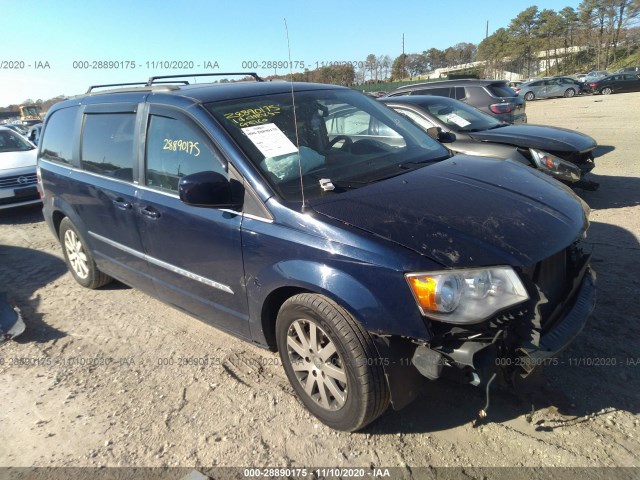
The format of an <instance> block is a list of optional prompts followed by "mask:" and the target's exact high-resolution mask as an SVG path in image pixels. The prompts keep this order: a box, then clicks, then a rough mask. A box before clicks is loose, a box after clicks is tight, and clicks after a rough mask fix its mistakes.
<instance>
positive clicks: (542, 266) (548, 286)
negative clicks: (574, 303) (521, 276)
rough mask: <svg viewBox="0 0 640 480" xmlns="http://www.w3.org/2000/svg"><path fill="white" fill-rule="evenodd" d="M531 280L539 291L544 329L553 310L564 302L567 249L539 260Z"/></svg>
mask: <svg viewBox="0 0 640 480" xmlns="http://www.w3.org/2000/svg"><path fill="white" fill-rule="evenodd" d="M533 281H534V283H535V284H536V285H537V287H538V290H539V292H540V300H541V301H540V315H541V317H542V318H541V320H542V322H541V323H542V325H541V326H542V329H543V330H545V328H546V327H547V322H549V321H550V320H551V317H552V313H553V311H554V310H555V309H556V307H557V306H558V305H559V304H560V303H562V302H564V300H565V294H566V293H567V289H568V285H567V251H566V250H562V251H561V252H558V253H556V254H555V255H552V256H551V257H549V258H546V259H544V260H542V261H541V262H539V263H538V264H537V265H536V269H535V273H534V277H533ZM545 299H546V302H545Z"/></svg>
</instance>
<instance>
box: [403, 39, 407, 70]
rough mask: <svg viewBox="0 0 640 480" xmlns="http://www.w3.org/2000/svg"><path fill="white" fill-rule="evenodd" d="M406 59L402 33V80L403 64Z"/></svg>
mask: <svg viewBox="0 0 640 480" xmlns="http://www.w3.org/2000/svg"><path fill="white" fill-rule="evenodd" d="M406 60H407V58H406V57H405V56H404V33H403V34H402V79H403V80H404V68H405V67H404V65H405V64H404V62H405V61H406Z"/></svg>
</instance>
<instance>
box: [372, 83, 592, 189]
mask: <svg viewBox="0 0 640 480" xmlns="http://www.w3.org/2000/svg"><path fill="white" fill-rule="evenodd" d="M380 101H381V102H383V103H385V104H386V105H388V106H390V107H391V108H393V109H394V110H396V111H397V112H398V113H400V114H402V115H404V116H406V117H408V118H409V119H411V120H413V121H414V122H415V123H416V124H417V125H418V126H419V127H421V128H423V129H424V130H425V131H427V132H428V133H429V134H431V135H432V137H433V138H435V139H437V140H439V141H440V142H441V143H443V144H445V146H447V147H448V148H449V149H451V150H453V151H454V152H459V153H463V154H466V155H477V156H482V157H494V158H502V159H505V160H512V161H516V162H519V163H522V164H523V165H527V166H529V167H532V168H537V169H539V170H540V171H542V172H545V173H547V174H549V175H551V176H552V177H554V178H556V179H557V180H560V181H561V182H563V183H565V184H567V185H569V186H572V187H581V188H584V189H589V190H595V189H596V188H597V187H598V184H597V183H595V182H591V181H588V180H585V179H584V178H583V177H584V175H586V174H587V173H588V172H590V171H591V170H592V169H593V168H594V167H595V161H594V158H593V151H594V150H595V148H596V147H597V143H596V141H595V140H594V139H593V138H591V137H589V136H588V135H585V134H583V133H580V132H576V131H573V130H567V129H564V128H555V127H547V126H542V125H530V124H518V125H509V124H507V123H504V122H501V121H499V120H497V119H496V118H494V117H492V116H491V115H488V114H485V113H484V112H481V111H480V110H478V109H476V108H473V107H471V106H469V105H466V104H464V103H462V102H460V101H458V100H454V99H452V98H445V97H438V96H426V95H419V96H418V95H416V96H413V95H412V96H403V97H385V98H381V99H380Z"/></svg>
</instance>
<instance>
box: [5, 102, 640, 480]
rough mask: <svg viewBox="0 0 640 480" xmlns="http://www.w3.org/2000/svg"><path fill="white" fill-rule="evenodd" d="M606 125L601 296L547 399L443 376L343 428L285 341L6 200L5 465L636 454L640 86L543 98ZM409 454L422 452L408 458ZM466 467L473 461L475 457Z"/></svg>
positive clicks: (602, 130) (482, 461)
mask: <svg viewBox="0 0 640 480" xmlns="http://www.w3.org/2000/svg"><path fill="white" fill-rule="evenodd" d="M527 112H528V115H529V121H530V122H531V123H542V124H549V125H554V126H562V127H568V128H572V129H576V130H580V131H582V132H585V133H587V134H589V135H591V136H593V137H594V138H595V139H596V140H597V141H598V143H599V145H600V147H599V149H598V151H597V154H598V156H599V158H598V159H597V166H596V169H595V172H594V174H593V175H592V178H593V179H595V180H597V181H599V182H600V183H601V188H600V190H599V191H597V192H582V191H580V192H578V193H579V194H580V195H581V196H582V198H583V199H584V200H585V201H586V202H587V203H588V204H589V205H590V206H591V208H592V212H591V221H592V224H591V229H590V232H589V241H590V242H591V243H592V244H593V245H594V249H595V252H594V258H593V266H594V268H595V270H596V271H597V274H598V282H599V297H598V305H597V307H596V310H595V313H594V315H593V317H592V318H591V320H590V322H589V324H588V325H587V327H586V329H585V330H584V331H583V333H582V334H581V336H580V337H579V338H578V339H577V341H576V342H575V343H574V344H573V345H572V346H571V347H570V349H569V350H568V351H566V352H565V353H564V354H563V357H562V362H561V364H560V365H558V366H555V367H551V368H549V369H548V371H547V384H546V386H545V396H546V398H547V399H548V404H547V405H538V407H537V409H536V411H535V412H534V414H533V418H532V422H531V423H529V422H527V419H526V415H527V413H529V410H530V405H528V404H526V403H521V402H518V401H516V400H515V399H514V398H513V397H511V396H509V395H506V394H503V393H496V394H494V395H493V397H492V406H491V409H490V421H489V422H488V423H487V424H485V425H482V426H480V427H478V428H473V426H472V422H473V420H474V418H475V416H476V413H477V412H478V410H479V409H480V408H481V407H482V405H483V403H484V396H483V392H480V391H478V390H476V389H474V388H473V387H471V386H464V385H454V384H447V383H444V382H440V383H431V384H429V385H428V387H427V388H425V389H424V391H423V392H422V395H421V396H420V398H419V399H418V400H417V401H416V402H414V403H413V404H412V405H410V406H409V407H408V408H406V409H405V410H402V411H400V412H394V411H392V410H389V411H388V412H387V413H386V414H385V415H384V416H383V417H382V418H381V419H380V420H379V421H378V422H376V423H375V424H373V425H371V426H369V427H368V428H367V429H365V430H364V431H363V432H360V433H353V434H348V433H338V432H335V431H332V430H330V429H329V428H327V427H325V426H324V425H322V424H320V423H319V422H318V421H316V420H315V419H314V418H313V417H311V416H310V415H309V414H308V413H307V412H306V410H305V409H304V408H303V407H302V406H301V404H300V403H299V402H298V401H297V400H296V398H295V397H294V396H293V391H292V389H291V388H290V387H289V385H288V382H287V380H286V377H285V375H284V372H283V370H282V368H281V367H280V365H279V359H278V357H277V355H276V354H273V353H271V352H269V351H264V350H260V349H259V348H256V347H253V346H251V345H248V344H246V343H244V342H242V341H240V340H237V339H235V338H234V337H231V336H229V335H226V334H224V333H221V332H219V331H217V330H215V329H213V328H211V327H209V326H207V325H205V324H202V323H200V322H198V321H197V320H194V319H192V318H190V317H188V316H186V315H183V314H182V313H180V312H178V311H176V310H174V309H172V308H170V307H168V306H166V305H164V304H163V303H161V302H159V301H157V300H155V299H153V298H151V297H148V296H146V295H145V294H142V293H140V292H138V291H136V290H134V289H131V288H129V287H127V286H124V285H121V284H112V285H110V286H107V287H106V288H103V289H101V290H97V291H90V290H86V289H83V288H82V287H80V286H78V285H77V284H76V283H75V282H74V280H73V279H72V277H71V275H70V274H69V273H67V271H66V268H65V265H64V263H63V261H62V255H61V249H60V246H59V245H58V243H57V241H56V240H55V239H54V238H53V236H52V235H51V232H50V231H49V230H48V229H47V227H46V225H45V224H44V222H43V220H42V216H41V213H40V211H39V209H38V208H28V209H19V210H16V211H12V212H7V211H3V212H0V291H6V292H7V293H8V295H9V298H10V299H12V300H13V302H14V303H15V304H17V305H18V306H19V307H20V308H21V310H22V312H23V315H24V317H25V321H26V324H27V331H26V332H25V333H24V334H23V336H22V337H20V338H19V339H16V341H10V342H6V343H5V344H3V345H2V346H0V363H1V365H0V378H1V379H2V380H1V381H0V384H1V385H2V387H1V388H0V405H2V406H3V407H2V409H1V411H0V432H1V436H2V439H1V440H0V466H32V465H37V466H185V467H186V466H188V467H193V466H196V467H200V468H204V467H211V466H216V465H222V466H274V467H275V466H277V467H286V466H290V467H312V466H325V467H327V466H334V467H335V466H359V467H366V468H370V467H371V466H384V467H410V468H415V467H420V466H458V467H459V466H465V467H473V466H570V467H583V466H584V467H593V466H604V467H612V466H634V467H639V466H640V439H639V438H640V429H639V428H638V423H639V420H640V417H639V416H638V413H639V410H640V375H638V372H639V371H640V370H639V368H640V347H639V345H640V343H639V342H638V338H640V315H639V314H638V304H637V297H638V294H639V293H640V275H639V274H640V245H639V238H640V178H639V177H640V163H639V160H638V155H639V152H640V93H637V94H623V95H611V96H608V97H602V96H593V97H591V96H588V97H584V98H573V99H557V100H546V101H534V102H529V104H528V106H527ZM407 471H408V470H407ZM469 475H470V477H469V478H476V477H474V476H473V475H471V474H469Z"/></svg>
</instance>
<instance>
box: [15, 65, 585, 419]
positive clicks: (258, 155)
mask: <svg viewBox="0 0 640 480" xmlns="http://www.w3.org/2000/svg"><path fill="white" fill-rule="evenodd" d="M206 75H211V74H206ZM225 75H227V74H225ZM253 75H255V74H253ZM193 76H194V75H190V76H189V77H193ZM256 80H257V81H256V82H235V83H233V82H232V83H211V84H206V83H205V84H198V85H189V84H188V83H187V82H184V81H182V80H180V81H179V82H178V83H175V84H173V83H167V82H172V81H175V78H173V77H169V78H166V77H156V78H152V79H150V80H149V81H148V82H147V84H146V86H144V87H131V84H130V83H129V84H125V85H123V86H121V88H118V87H117V86H114V87H116V88H114V89H113V90H110V91H105V92H95V91H92V89H90V94H88V95H85V96H81V97H78V98H74V99H73V100H70V101H64V102H61V103H58V104H56V105H54V106H53V107H52V108H51V109H50V111H49V113H48V115H47V118H46V120H45V123H44V127H43V131H42V138H41V142H40V146H39V149H38V152H39V153H38V168H39V171H40V188H41V191H42V194H43V197H42V200H43V204H44V210H43V212H44V216H45V219H46V221H47V223H48V225H49V227H50V229H51V231H52V233H53V235H54V236H55V237H56V238H58V239H59V241H60V243H61V246H62V250H63V253H64V256H65V260H66V262H67V265H68V267H69V270H70V272H71V274H72V275H73V277H74V278H75V280H76V281H77V282H78V283H79V284H81V285H83V286H85V287H87V288H98V287H100V286H102V285H105V284H107V283H108V282H110V281H111V280H112V279H114V278H115V279H118V280H120V281H122V282H124V283H126V284H128V285H131V286H134V287H137V288H140V289H142V290H143V291H145V292H147V293H149V294H150V295H153V296H156V297H158V298H159V299H160V300H162V301H165V302H167V303H169V304H171V305H174V306H176V307H178V308H179V309H180V310H182V311H184V312H187V313H189V314H191V315H193V316H195V317H197V318H199V319H201V320H203V321H205V322H208V323H211V324H212V325H215V326H217V327H219V328H222V329H224V330H226V331H228V332H230V333H232V334H235V335H237V336H239V337H241V338H244V339H246V340H248V341H250V342H252V343H254V344H258V345H262V346H265V347H267V348H272V349H275V350H277V351H278V352H279V354H280V358H281V360H282V363H283V367H284V370H285V373H286V375H287V377H288V379H289V381H290V382H291V385H292V386H293V389H294V391H295V392H296V394H297V396H298V397H299V399H300V400H301V402H302V403H303V404H304V405H305V406H306V407H307V408H308V410H309V411H310V412H312V413H313V414H314V415H315V416H316V417H317V418H319V419H320V420H321V421H322V422H324V423H325V424H327V425H329V426H331V427H333V428H336V429H341V430H357V429H360V428H362V427H364V426H365V425H367V424H368V423H370V422H372V421H374V420H375V419H376V418H377V417H379V416H380V415H382V414H383V412H384V411H385V410H386V408H387V407H388V405H389V404H391V405H392V406H393V407H394V408H395V409H399V408H402V407H403V406H405V405H407V404H408V403H409V402H411V401H412V400H413V399H414V398H415V397H416V394H417V392H418V390H419V386H420V385H421V384H422V383H423V382H425V381H426V380H438V379H440V378H442V377H445V376H447V377H450V378H451V377H456V378H458V379H459V380H460V381H462V382H465V383H468V384H470V385H473V386H477V387H480V388H482V389H484V390H485V394H486V395H487V398H488V396H489V395H490V387H491V385H492V384H502V385H504V386H507V387H511V388H516V385H517V384H520V383H521V382H525V383H526V382H527V379H528V378H529V379H530V378H531V377H532V376H533V374H534V372H537V371H538V370H539V368H540V367H541V366H542V365H543V364H545V363H547V361H548V360H549V359H550V358H552V357H554V356H555V355H557V354H558V352H560V351H562V350H563V349H564V348H565V347H566V346H567V345H568V344H569V343H570V342H571V341H572V340H573V339H574V338H575V337H576V335H578V333H579V332H580V331H581V330H582V328H583V326H584V325H585V322H586V321H587V318H588V317H589V315H590V314H591V312H592V310H593V308H594V304H595V274H594V273H593V272H592V271H591V269H590V253H589V251H588V248H587V247H586V246H585V245H583V243H582V239H583V238H584V237H585V235H586V231H587V228H588V225H589V222H588V213H589V209H588V207H587V205H586V204H585V203H584V202H582V201H581V200H580V199H579V198H578V197H577V196H576V195H575V194H574V193H573V192H572V191H571V189H569V188H567V187H566V186H565V185H563V184H562V183H560V182H557V181H555V180H553V179H551V178H550V177H549V175H548V174H552V175H553V174H555V176H556V178H559V176H561V175H562V174H563V166H564V167H566V169H567V171H573V172H574V175H580V174H581V173H580V172H578V173H577V172H575V170H571V168H570V166H569V164H568V163H567V164H565V162H567V158H568V157H570V160H569V161H570V162H571V164H573V165H578V164H579V163H580V162H578V161H577V160H578V159H577V158H574V157H575V155H585V156H586V157H589V155H590V153H591V151H592V149H593V148H594V147H595V142H593V141H592V139H590V138H589V137H586V136H582V135H580V134H574V132H563V133H564V134H565V136H566V137H567V138H569V137H570V141H564V142H563V141H562V139H561V138H560V137H559V136H556V137H554V132H556V130H554V129H551V130H541V129H542V128H543V127H535V126H531V127H528V126H526V125H525V126H522V125H518V126H514V127H513V128H511V127H507V126H505V125H504V124H503V123H500V122H497V121H495V120H493V119H492V118H491V117H488V116H487V115H484V114H481V113H479V112H477V111H476V110H474V109H473V108H471V107H470V105H472V104H475V102H476V101H478V102H479V103H478V105H479V106H480V107H482V108H486V109H488V111H489V112H491V114H493V115H507V117H506V118H509V119H511V120H512V121H516V122H524V121H526V114H525V103H524V100H523V99H522V98H521V97H518V96H514V94H513V91H512V90H511V89H510V88H509V87H508V86H507V85H506V83H505V82H493V81H465V82H461V83H460V84H458V85H455V86H454V85H452V84H451V83H444V84H441V85H439V86H435V87H434V85H433V84H429V85H428V86H426V87H423V86H418V88H416V89H414V90H412V89H404V90H402V92H404V93H403V95H406V94H410V96H408V97H405V96H397V97H396V96H393V97H387V98H385V99H384V100H382V101H379V100H376V99H373V98H370V97H369V96H366V95H362V94H361V93H359V92H356V91H354V90H351V89H348V88H343V87H338V86H332V85H318V84H310V83H293V84H289V83H284V82H262V81H260V79H259V78H258V77H257V76H256ZM432 87H433V88H442V89H443V90H442V94H441V95H442V96H432V97H423V96H418V95H415V93H420V94H423V93H424V91H420V92H417V90H429V89H431V88H432ZM445 90H446V91H445ZM444 97H453V99H452V100H450V99H447V98H444ZM456 98H458V99H459V100H462V101H463V102H466V105H465V103H461V102H458V101H456V100H455V99H456ZM477 99H482V100H481V101H480V100H477ZM383 102H386V103H388V104H389V105H390V106H394V108H396V107H397V108H398V109H399V110H402V109H403V108H405V109H406V110H407V111H411V112H413V113H414V114H416V115H418V114H419V113H420V112H422V113H423V114H424V115H423V116H416V115H414V116H413V117H411V115H410V114H409V115H407V113H406V112H403V114H404V115H407V116H404V115H401V114H399V113H398V112H396V111H394V110H392V109H391V108H388V107H387V106H386V105H385V104H384V103H383ZM294 107H295V108H294ZM427 114H428V115H427ZM408 117H409V118H408ZM410 118H411V119H410ZM421 118H422V119H423V120H425V119H433V123H434V124H435V126H436V128H437V127H440V128H441V130H442V134H444V133H448V134H449V135H451V136H453V135H455V139H453V138H450V140H451V141H450V142H448V143H447V145H450V146H451V147H455V148H457V149H458V151H459V152H462V151H464V150H465V149H466V148H467V147H463V145H465V144H467V145H468V154H466V153H455V152H454V151H452V150H454V148H450V149H449V148H445V146H443V144H442V143H440V142H437V141H436V140H434V139H433V138H431V137H430V136H429V135H428V134H427V133H425V130H424V127H425V126H426V125H425V126H423V127H422V128H421V127H419V126H418V125H420V119H421ZM425 121H426V120H425ZM426 127H427V128H426V130H427V131H430V132H431V133H432V134H433V130H429V129H430V128H432V127H428V126H426ZM522 127H526V128H522ZM509 129H511V131H509ZM501 131H502V132H503V134H502V135H501V133H500V132H501ZM556 133H557V132H556ZM542 135H544V136H548V138H547V140H546V141H541V140H540V138H539V137H540V136H542ZM436 136H438V137H439V136H441V135H436ZM536 136H538V138H537V139H536V138H535V137H536ZM441 141H444V139H443V138H441ZM25 142H26V141H25ZM483 142H489V143H491V144H492V146H490V147H488V148H490V149H494V151H495V152H496V154H495V155H497V157H496V156H478V155H477V154H478V153H480V155H482V152H481V144H482V143H483ZM27 143H28V142H27ZM456 144H457V145H456ZM549 147H553V150H552V151H551V152H550V151H548V150H547V148H549ZM25 148H26V147H25ZM29 148H31V147H29ZM507 150H509V151H510V153H509V154H503V153H500V152H502V151H504V152H506V151H507ZM499 151H500V152H499ZM552 152H553V153H552ZM569 152H573V155H574V157H572V156H571V153H569ZM472 154H473V155H472ZM516 154H518V155H521V156H522V157H523V158H526V157H527V155H528V156H529V157H530V159H529V162H530V163H529V164H531V161H533V163H535V164H536V166H537V167H538V168H539V169H541V170H542V171H538V170H537V169H536V168H530V167H529V166H526V165H524V163H525V162H524V161H522V160H518V161H510V160H506V161H505V160H504V158H505V155H506V156H507V157H515V155H516ZM501 155H502V156H501ZM563 155H565V156H564V158H561V157H563ZM542 172H545V173H542ZM572 178H573V177H572V176H571V173H568V177H567V178H566V179H565V180H566V181H569V179H572ZM487 405H488V402H487ZM482 414H483V415H484V414H486V411H485V410H484V409H483V410H482Z"/></svg>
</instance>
